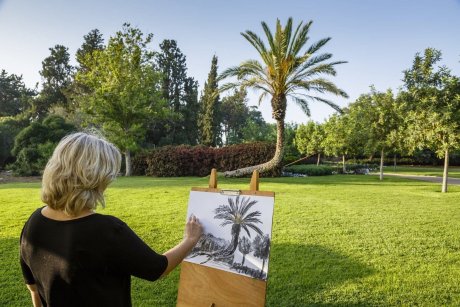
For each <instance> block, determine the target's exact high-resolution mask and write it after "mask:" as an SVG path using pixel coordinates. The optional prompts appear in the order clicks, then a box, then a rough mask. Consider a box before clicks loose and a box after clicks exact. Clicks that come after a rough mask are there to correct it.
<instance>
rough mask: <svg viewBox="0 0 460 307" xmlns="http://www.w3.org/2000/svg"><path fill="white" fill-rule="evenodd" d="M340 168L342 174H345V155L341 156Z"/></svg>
mask: <svg viewBox="0 0 460 307" xmlns="http://www.w3.org/2000/svg"><path fill="white" fill-rule="evenodd" d="M342 167H343V173H344V174H346V173H347V168H346V167H345V155H342Z"/></svg>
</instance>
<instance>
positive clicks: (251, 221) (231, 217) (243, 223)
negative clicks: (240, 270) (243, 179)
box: [214, 195, 263, 257]
mask: <svg viewBox="0 0 460 307" xmlns="http://www.w3.org/2000/svg"><path fill="white" fill-rule="evenodd" d="M256 203H257V201H256V200H251V198H249V197H247V198H245V197H241V198H240V196H239V195H238V196H237V197H236V199H235V201H233V198H231V197H229V198H228V204H226V205H221V206H219V207H217V209H215V210H214V213H215V214H216V215H215V216H214V218H215V219H221V220H224V221H223V222H222V224H220V226H222V227H225V226H226V225H232V229H231V234H232V240H231V242H230V244H229V245H228V247H227V248H225V249H224V250H223V251H222V252H220V256H222V257H226V256H230V255H232V254H233V253H234V252H235V250H236V248H237V247H238V242H239V237H240V232H241V229H243V230H244V231H246V233H247V234H248V236H249V237H251V232H250V229H251V230H253V231H255V232H256V233H257V234H259V235H263V233H262V230H260V228H259V227H257V226H256V224H262V221H261V220H260V219H259V218H258V217H260V215H261V213H260V211H252V212H250V209H251V208H252V206H254V205H255V204H256Z"/></svg>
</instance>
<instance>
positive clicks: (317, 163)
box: [316, 153, 321, 166]
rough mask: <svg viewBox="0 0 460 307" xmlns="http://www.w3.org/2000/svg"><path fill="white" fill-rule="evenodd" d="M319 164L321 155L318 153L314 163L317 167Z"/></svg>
mask: <svg viewBox="0 0 460 307" xmlns="http://www.w3.org/2000/svg"><path fill="white" fill-rule="evenodd" d="M319 162H321V153H318V160H317V161H316V166H319Z"/></svg>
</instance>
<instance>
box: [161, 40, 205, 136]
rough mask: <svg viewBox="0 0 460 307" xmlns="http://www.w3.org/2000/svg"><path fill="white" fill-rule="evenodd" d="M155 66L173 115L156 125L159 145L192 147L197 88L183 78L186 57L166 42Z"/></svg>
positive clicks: (195, 134) (185, 74)
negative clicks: (187, 145) (189, 145)
mask: <svg viewBox="0 0 460 307" xmlns="http://www.w3.org/2000/svg"><path fill="white" fill-rule="evenodd" d="M155 63H156V67H157V68H158V70H159V71H160V72H161V73H162V79H161V80H162V81H161V90H162V95H163V98H164V99H166V101H167V102H168V105H169V108H170V111H171V114H174V115H175V116H173V117H171V118H170V120H169V121H165V122H162V123H159V124H158V125H156V129H157V130H158V132H157V133H158V134H160V136H159V138H163V139H162V140H161V139H160V140H159V143H164V144H184V143H186V144H192V145H194V144H196V143H197V132H196V130H197V113H198V112H199V109H198V101H197V99H198V84H197V82H196V81H195V80H194V79H193V78H192V77H187V65H186V57H185V55H184V54H183V53H182V52H181V50H180V49H179V47H178V46H177V42H176V41H175V40H167V39H166V40H164V41H163V42H162V43H161V44H160V52H158V53H157V54H156V57H155Z"/></svg>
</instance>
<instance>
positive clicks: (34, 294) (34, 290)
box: [26, 284, 42, 307]
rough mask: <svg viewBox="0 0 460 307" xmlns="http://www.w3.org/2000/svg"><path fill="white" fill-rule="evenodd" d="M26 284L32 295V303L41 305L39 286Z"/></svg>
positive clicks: (36, 306)
mask: <svg viewBox="0 0 460 307" xmlns="http://www.w3.org/2000/svg"><path fill="white" fill-rule="evenodd" d="M26 286H27V289H29V291H30V295H31V296H32V303H33V304H34V307H41V306H42V301H41V300H40V295H39V294H38V290H37V286H36V285H35V284H33V285H26Z"/></svg>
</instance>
